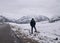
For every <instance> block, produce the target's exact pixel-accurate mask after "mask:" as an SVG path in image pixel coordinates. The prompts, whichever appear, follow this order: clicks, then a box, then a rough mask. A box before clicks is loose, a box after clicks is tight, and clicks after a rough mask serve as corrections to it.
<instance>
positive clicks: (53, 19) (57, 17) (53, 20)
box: [49, 16, 60, 22]
mask: <svg viewBox="0 0 60 43" xmlns="http://www.w3.org/2000/svg"><path fill="white" fill-rule="evenodd" d="M59 20H60V16H53V17H52V18H50V20H49V22H55V21H59Z"/></svg>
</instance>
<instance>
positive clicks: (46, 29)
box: [9, 21, 60, 43]
mask: <svg viewBox="0 0 60 43" xmlns="http://www.w3.org/2000/svg"><path fill="white" fill-rule="evenodd" d="M9 24H10V25H11V26H14V27H15V28H12V30H14V31H16V30H18V31H20V32H21V33H23V34H25V35H26V36H27V37H28V38H31V39H34V40H37V41H38V42H40V43H60V21H57V22H54V23H49V22H47V21H44V22H38V23H37V24H36V28H37V31H38V32H40V33H35V32H34V34H30V29H31V27H30V24H15V23H9Z"/></svg>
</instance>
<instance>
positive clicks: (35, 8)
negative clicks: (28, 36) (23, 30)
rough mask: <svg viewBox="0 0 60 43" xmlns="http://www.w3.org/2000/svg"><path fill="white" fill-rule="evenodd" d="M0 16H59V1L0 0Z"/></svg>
mask: <svg viewBox="0 0 60 43" xmlns="http://www.w3.org/2000/svg"><path fill="white" fill-rule="evenodd" d="M0 15H6V16H9V17H10V16H12V17H13V16H14V17H20V16H24V15H45V16H48V17H51V16H53V15H60V0H0Z"/></svg>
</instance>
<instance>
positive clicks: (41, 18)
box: [16, 15, 48, 23]
mask: <svg viewBox="0 0 60 43" xmlns="http://www.w3.org/2000/svg"><path fill="white" fill-rule="evenodd" d="M32 18H34V19H35V21H36V22H40V21H46V20H48V17H46V16H42V15H37V16H23V17H21V18H20V19H18V20H17V21H16V22H17V23H29V22H30V21H31V19H32Z"/></svg>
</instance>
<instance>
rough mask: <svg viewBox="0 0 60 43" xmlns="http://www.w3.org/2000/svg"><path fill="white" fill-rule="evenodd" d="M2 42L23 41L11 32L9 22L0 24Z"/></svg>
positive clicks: (0, 39)
mask: <svg viewBox="0 0 60 43" xmlns="http://www.w3.org/2000/svg"><path fill="white" fill-rule="evenodd" d="M0 43H22V42H21V41H20V39H18V38H17V37H16V36H15V35H14V33H11V28H10V25H9V24H0Z"/></svg>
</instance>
